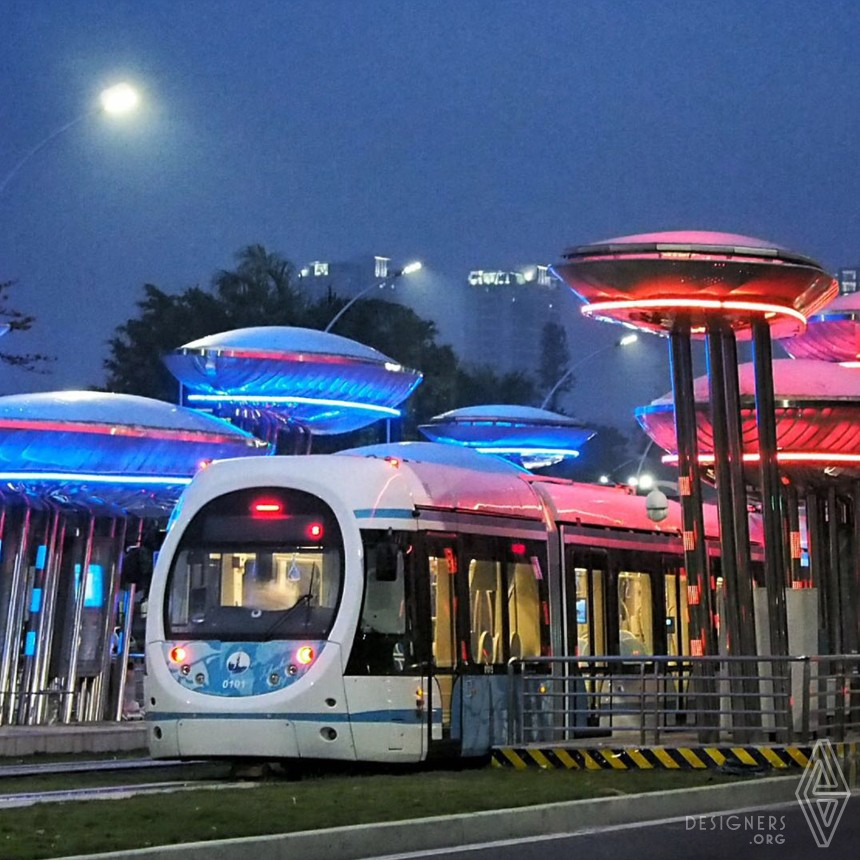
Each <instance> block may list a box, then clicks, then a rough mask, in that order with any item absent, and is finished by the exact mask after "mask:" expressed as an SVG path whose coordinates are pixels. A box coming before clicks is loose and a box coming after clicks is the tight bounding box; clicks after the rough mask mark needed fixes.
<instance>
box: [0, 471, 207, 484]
mask: <svg viewBox="0 0 860 860" xmlns="http://www.w3.org/2000/svg"><path fill="white" fill-rule="evenodd" d="M0 481H64V482H69V483H73V484H120V485H126V484H132V485H135V486H161V485H169V484H190V483H191V478H183V477H180V476H178V475H99V474H93V473H88V472H0Z"/></svg>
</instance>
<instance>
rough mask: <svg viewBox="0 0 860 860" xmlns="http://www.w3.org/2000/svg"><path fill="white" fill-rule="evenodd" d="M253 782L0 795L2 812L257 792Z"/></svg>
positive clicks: (160, 784) (157, 784)
mask: <svg viewBox="0 0 860 860" xmlns="http://www.w3.org/2000/svg"><path fill="white" fill-rule="evenodd" d="M258 784H259V783H254V782H247V781H242V782H235V781H233V782H206V781H205V780H199V781H193V780H192V781H189V780H182V781H175V782H152V783H141V784H138V785H110V786H108V785H105V786H96V787H92V788H72V789H60V790H48V791H23V792H13V793H11V794H0V811H2V810H4V809H15V808H18V807H24V806H35V805H36V804H37V803H67V802H70V801H76V800H77V801H89V800H125V799H127V798H129V797H135V796H138V795H142V794H169V793H173V792H177V791H201V790H204V791H205V790H208V791H213V790H224V789H240V788H256V786H257V785H258Z"/></svg>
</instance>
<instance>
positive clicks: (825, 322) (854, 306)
mask: <svg viewBox="0 0 860 860" xmlns="http://www.w3.org/2000/svg"><path fill="white" fill-rule="evenodd" d="M780 343H781V344H782V346H783V347H784V348H785V351H786V352H787V353H788V354H789V355H790V356H791V357H792V358H816V359H819V360H820V361H835V362H839V363H841V364H848V365H852V366H858V365H860V293H845V294H844V295H841V296H837V297H836V298H835V299H834V300H833V301H832V302H830V304H829V305H827V307H826V308H824V310H823V311H821V313H818V314H816V315H815V316H814V317H811V318H810V320H809V323H808V325H807V327H806V331H805V332H804V333H803V334H801V335H798V336H797V337H791V338H786V339H785V340H782V341H780Z"/></svg>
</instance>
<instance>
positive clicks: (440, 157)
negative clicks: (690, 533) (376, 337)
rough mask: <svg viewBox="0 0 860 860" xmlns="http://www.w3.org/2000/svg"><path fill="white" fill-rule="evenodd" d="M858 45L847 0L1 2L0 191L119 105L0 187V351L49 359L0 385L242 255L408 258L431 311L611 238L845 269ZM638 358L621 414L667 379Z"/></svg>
mask: <svg viewBox="0 0 860 860" xmlns="http://www.w3.org/2000/svg"><path fill="white" fill-rule="evenodd" d="M858 56H860V3H858V2H856V0H845V2H839V0H808V2H801V0H794V2H789V0H785V2H780V0H772V2H768V0H740V2H733V1H732V0H719V2H713V0H711V2H695V0H679V2H660V0H600V2H587V0H432V2H429V0H428V2H421V0H269V2H266V0H234V1H233V2H229V1H228V0H206V2H199V0H133V2H122V0H3V2H2V6H0V64H2V86H0V130H2V133H0V183H2V179H3V177H5V176H6V175H7V174H8V172H9V171H11V170H12V168H13V167H14V166H15V164H16V163H17V162H18V160H19V159H20V158H21V157H22V156H23V155H24V154H25V153H26V152H27V151H28V150H29V149H30V148H31V147H33V146H34V145H35V144H37V143H38V142H39V141H40V140H42V139H43V138H45V137H46V136H47V135H49V134H50V133H51V132H53V131H55V130H56V129H57V128H59V127H60V126H62V125H63V124H64V123H66V122H68V121H70V120H72V119H74V118H75V117H76V116H79V115H81V114H83V113H84V112H86V111H87V110H88V109H89V108H90V106H92V105H93V104H94V102H95V100H96V99H97V96H98V93H99V91H100V90H101V89H102V88H103V87H104V86H107V85H109V84H111V83H114V82H116V81H118V80H128V81H130V82H132V83H133V84H135V85H136V86H138V87H139V88H140V90H141V92H142V94H143V104H142V107H141V109H140V110H138V112H137V113H136V115H135V116H133V117H126V118H122V119H118V118H108V117H105V116H95V115H94V116H92V117H88V118H87V119H86V120H84V121H82V122H81V123H79V124H77V125H75V126H74V127H73V128H71V129H69V131H67V132H65V133H63V134H62V135H60V136H59V137H58V138H57V139H55V140H53V141H52V142H51V143H50V144H49V145H48V146H46V147H45V148H44V149H43V150H42V151H41V152H39V153H38V154H37V155H35V156H34V157H33V158H32V159H30V160H29V161H28V162H27V163H26V164H25V165H24V166H23V167H22V169H21V171H20V172H19V173H18V174H17V175H16V176H15V177H14V178H13V180H12V181H10V182H9V184H8V186H7V187H6V188H5V190H4V191H3V192H2V194H0V279H2V280H5V279H15V280H16V281H17V282H18V285H17V287H16V288H15V290H14V292H13V304H14V305H15V306H17V307H19V308H20V309H23V310H27V311H29V312H32V313H34V314H35V315H36V316H37V318H38V322H37V325H36V326H35V328H34V329H33V330H32V332H30V333H28V334H15V335H11V336H7V340H5V341H4V342H3V348H4V349H7V350H10V349H15V350H18V351H28V352H29V351H46V352H50V353H53V354H54V355H56V356H57V359H58V360H57V362H56V365H55V367H54V369H53V371H52V373H51V374H50V375H46V376H36V375H32V374H24V373H21V372H16V371H12V370H10V369H7V368H3V367H0V373H2V382H0V393H17V392H22V391H28V390H44V389H54V388H70V387H79V388H81V387H87V386H89V385H93V384H99V383H101V382H103V372H102V370H101V363H102V361H103V359H104V358H105V356H106V354H107V352H106V346H105V341H106V340H107V339H108V338H109V337H110V336H111V334H112V333H113V330H114V328H115V327H116V326H117V325H118V324H120V323H122V322H124V321H125V320H126V319H127V318H128V317H129V316H131V315H133V314H134V302H135V301H136V300H137V299H138V298H140V296H141V287H142V285H143V284H144V283H145V282H152V283H155V284H157V285H159V286H160V287H162V288H165V289H169V290H177V291H178V290H181V289H184V288H186V287H188V286H190V285H192V284H195V283H203V284H205V283H208V281H209V279H210V277H211V275H212V274H213V273H214V272H215V271H216V270H217V269H219V268H228V267H230V266H231V265H232V263H233V255H234V254H235V252H236V251H237V250H238V249H239V248H241V247H242V246H244V245H247V244H249V243H253V242H261V243H263V244H265V245H266V246H267V247H268V248H269V249H270V250H273V251H278V252H280V253H281V254H283V255H284V256H286V257H288V258H289V259H292V260H294V261H295V262H296V263H299V264H303V263H305V262H307V261H310V260H315V259H322V260H332V261H334V260H348V259H351V258H354V257H357V256H359V255H364V254H373V253H380V254H386V255H388V256H390V257H392V258H393V259H394V260H395V262H397V261H402V262H405V261H407V260H409V259H413V258H419V259H421V260H423V261H424V263H425V265H426V266H427V267H428V273H427V276H426V277H427V278H429V279H430V280H429V281H428V282H426V283H429V284H430V285H431V288H436V289H438V290H439V295H440V302H439V304H440V306H441V307H443V308H444V309H445V310H444V311H443V313H447V314H449V315H450V314H456V313H457V308H456V304H455V302H454V301H453V296H454V294H455V292H456V291H455V290H453V289H451V290H450V292H449V293H447V294H446V290H448V289H449V288H450V285H452V284H457V285H459V284H461V283H463V282H465V279H466V275H467V273H468V271H469V270H470V269H472V268H480V267H485V268H486V267H492V268H495V267H498V268H506V267H513V266H518V265H521V264H524V263H532V262H553V261H555V260H557V259H558V257H559V255H560V253H561V252H562V251H563V249H564V248H565V247H567V246H570V245H572V244H580V243H584V242H588V241H592V240H598V239H603V238H606V237H609V236H619V235H624V234H626V233H634V232H644V231H654V230H666V229H682V228H686V229H710V230H722V231H727V232H735V233H742V234H748V235H751V236H758V237H761V238H765V239H769V240H772V241H774V242H776V243H778V244H781V245H784V246H787V247H789V248H791V249H793V250H796V251H799V252H801V253H805V254H808V255H810V256H813V257H815V258H816V259H818V260H819V261H820V262H821V263H823V264H824V265H825V267H827V268H829V269H831V270H835V269H836V268H838V267H840V266H843V265H853V264H857V263H859V262H860V247H858V235H857V234H858V224H860V219H858V217H857V212H856V210H857V203H858V201H859V200H860V168H858V165H860V158H858V147H857V142H858V139H860V109H858V98H860V96H858V94H860V62H858ZM566 307H567V308H569V309H570V310H571V312H573V310H575V307H574V305H573V303H571V304H569V305H567V306H566ZM593 325H594V326H596V327H599V326H600V324H598V323H593ZM443 328H444V326H443ZM606 336H607V335H603V334H601V335H595V337H596V340H595V343H600V342H605V338H606ZM601 337H602V338H603V340H601ZM13 338H14V342H13ZM592 348H593V347H592V346H591V345H590V344H589V343H582V344H574V345H573V350H572V351H573V352H574V358H576V356H577V355H582V354H587V351H589V350H590V349H592ZM643 356H644V358H643V359H642V360H643V361H646V362H647V363H648V365H649V367H651V366H652V365H653V373H654V376H655V380H656V381H654V382H653V384H652V385H651V386H650V387H648V390H647V391H644V392H643V394H644V396H642V397H639V398H638V400H637V399H635V398H634V401H633V405H635V403H636V402H646V401H647V400H649V399H650V398H651V397H653V396H655V395H656V394H658V393H661V392H662V391H663V390H666V389H668V388H669V384H668V371H667V362H666V360H665V358H666V353H665V349H664V348H663V347H660V346H659V345H657V346H655V347H654V348H650V347H649V349H648V350H646V352H644V353H643ZM395 358H396V356H395ZM616 372H617V369H616ZM587 384H588V383H587V382H581V386H582V385H587ZM598 387H600V388H602V390H601V394H600V401H601V406H602V407H603V408H605V406H606V403H607V399H606V393H605V391H606V386H605V385H604V384H603V382H602V381H601V380H599V379H598V380H597V383H596V384H595V391H596V390H598ZM581 394H582V395H583V396H585V395H587V394H588V392H587V391H583V392H581ZM628 400H629V398H628ZM578 402H580V401H578ZM581 402H582V403H583V404H585V405H583V407H582V408H581V410H580V411H581V412H583V413H587V412H588V409H587V402H588V400H587V398H586V399H585V400H583V401H581ZM610 402H611V401H610ZM619 402H620V401H619ZM628 405H629V403H628V401H624V405H623V408H627V406H628ZM613 408H615V406H613ZM618 408H622V407H621V406H619V407H618ZM597 411H598V412H599V410H597ZM582 417H588V416H587V415H583V416H582ZM601 417H603V415H602V413H601Z"/></svg>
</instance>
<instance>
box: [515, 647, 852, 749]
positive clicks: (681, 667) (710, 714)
mask: <svg viewBox="0 0 860 860" xmlns="http://www.w3.org/2000/svg"><path fill="white" fill-rule="evenodd" d="M508 695H509V703H508V707H509V719H508V743H509V744H514V745H523V744H530V743H565V742H569V741H575V740H578V739H583V738H589V737H601V736H602V737H611V738H612V739H614V740H626V741H628V742H633V743H640V744H643V745H644V744H660V743H664V742H666V741H667V740H670V739H671V738H672V737H674V738H675V739H677V738H678V736H680V735H681V734H686V735H687V736H689V735H690V734H691V733H692V734H695V736H696V738H697V741H698V742H701V743H720V742H725V741H729V740H731V741H733V742H735V743H751V742H779V743H788V742H808V741H812V740H814V739H816V738H820V737H827V738H830V739H832V740H837V741H841V740H845V738H846V737H847V736H849V735H850V734H852V733H855V732H860V655H857V654H850V655H844V654H842V655H836V656H817V657H805V656H801V657H759V656H754V657H667V656H648V657H565V658H561V657H530V658H521V659H513V660H511V661H510V662H509V664H508Z"/></svg>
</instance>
